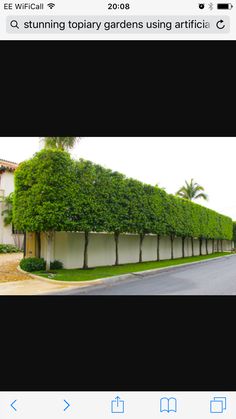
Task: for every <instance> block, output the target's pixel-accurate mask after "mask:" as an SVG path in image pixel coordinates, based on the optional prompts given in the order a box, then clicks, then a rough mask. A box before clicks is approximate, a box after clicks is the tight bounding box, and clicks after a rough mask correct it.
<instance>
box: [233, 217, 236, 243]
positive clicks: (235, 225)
mask: <svg viewBox="0 0 236 419" xmlns="http://www.w3.org/2000/svg"><path fill="white" fill-rule="evenodd" d="M233 241H234V244H235V246H236V221H233Z"/></svg>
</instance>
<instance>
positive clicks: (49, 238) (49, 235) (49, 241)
mask: <svg viewBox="0 0 236 419" xmlns="http://www.w3.org/2000/svg"><path fill="white" fill-rule="evenodd" d="M46 236H47V254H46V271H49V270H50V262H51V249H52V237H53V232H52V231H48V232H47V233H46Z"/></svg>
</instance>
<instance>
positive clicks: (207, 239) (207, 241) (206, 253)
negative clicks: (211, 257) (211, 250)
mask: <svg viewBox="0 0 236 419" xmlns="http://www.w3.org/2000/svg"><path fill="white" fill-rule="evenodd" d="M206 254H207V255H208V239H206Z"/></svg>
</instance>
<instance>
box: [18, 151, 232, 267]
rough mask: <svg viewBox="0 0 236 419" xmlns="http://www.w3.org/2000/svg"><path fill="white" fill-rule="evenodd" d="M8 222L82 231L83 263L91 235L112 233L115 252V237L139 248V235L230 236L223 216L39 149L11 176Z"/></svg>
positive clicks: (27, 228) (64, 155) (30, 228)
mask: <svg viewBox="0 0 236 419" xmlns="http://www.w3.org/2000/svg"><path fill="white" fill-rule="evenodd" d="M13 222H14V225H15V227H16V228H17V229H19V230H25V231H45V232H49V231H51V232H52V231H84V232H85V236H86V240H85V242H86V244H85V259H86V247H87V244H88V234H89V232H91V231H93V232H104V231H106V232H113V233H114V235H115V240H116V244H117V247H118V239H119V234H120V233H138V234H140V248H141V247H142V240H143V237H144V236H145V234H156V235H157V236H158V237H159V236H164V235H169V236H171V237H175V236H179V237H183V238H185V237H195V238H200V239H203V238H205V239H217V240H220V239H221V240H222V239H227V240H231V239H232V235H233V223H232V220H231V218H229V217H226V216H224V215H221V214H219V213H217V212H215V211H213V210H210V209H208V208H205V207H203V206H201V205H198V204H196V203H193V202H190V201H187V200H185V199H183V198H179V197H176V196H174V195H170V194H167V193H166V192H165V191H164V190H163V189H160V188H158V187H154V186H151V185H147V184H144V183H142V182H139V181H137V180H135V179H130V178H126V177H125V176H124V175H123V174H121V173H118V172H113V171H111V170H109V169H105V168H103V167H101V166H100V165H97V164H94V163H92V162H90V161H86V160H83V159H80V160H79V161H74V160H72V159H71V157H70V155H69V154H68V153H66V152H64V151H60V150H42V151H40V152H38V153H36V154H35V156H34V157H33V158H32V159H30V160H28V161H25V162H23V163H22V164H20V165H19V167H18V168H17V170H16V171H15V194H14V203H13ZM140 259H142V255H141V254H140ZM116 263H118V253H117V255H116ZM86 265H87V261H86V260H85V263H84V266H85V267H86Z"/></svg>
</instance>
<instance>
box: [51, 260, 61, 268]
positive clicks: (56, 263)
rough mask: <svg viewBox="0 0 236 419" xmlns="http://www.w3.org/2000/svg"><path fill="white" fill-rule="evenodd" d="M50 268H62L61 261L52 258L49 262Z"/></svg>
mask: <svg viewBox="0 0 236 419" xmlns="http://www.w3.org/2000/svg"><path fill="white" fill-rule="evenodd" d="M50 269H63V263H62V262H60V261H59V260H54V261H53V262H51V263H50Z"/></svg>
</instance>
